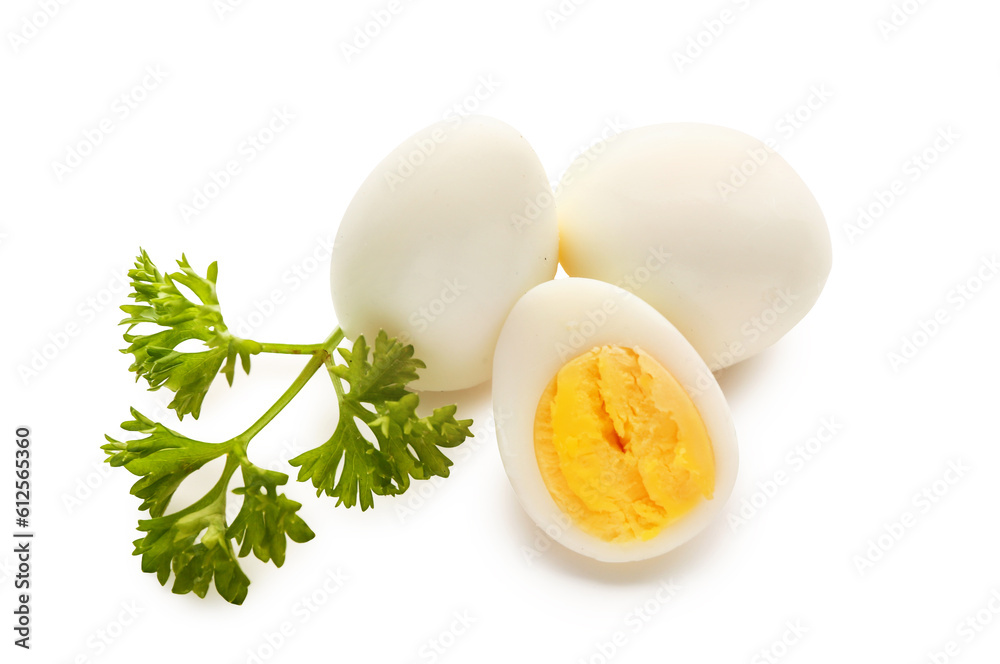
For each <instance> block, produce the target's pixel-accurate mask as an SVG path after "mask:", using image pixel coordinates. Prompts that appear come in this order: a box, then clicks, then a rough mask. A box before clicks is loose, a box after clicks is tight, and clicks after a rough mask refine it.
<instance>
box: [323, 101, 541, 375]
mask: <svg viewBox="0 0 1000 664" xmlns="http://www.w3.org/2000/svg"><path fill="white" fill-rule="evenodd" d="M553 198H554V194H553V191H552V187H551V185H550V184H549V179H548V177H547V175H546V173H545V169H544V168H543V167H542V164H541V162H540V161H539V159H538V156H537V155H536V154H535V152H534V150H532V148H531V146H530V145H529V144H528V142H527V141H526V140H525V139H524V137H522V136H521V134H520V133H519V132H518V131H517V130H515V129H514V128H512V127H510V126H509V125H506V124H504V123H503V122H500V121H499V120H495V119H493V118H489V117H483V116H474V117H466V118H457V117H456V118H455V119H454V120H451V121H446V122H441V123H438V124H435V125H432V126H430V127H427V128H426V129H424V130H422V131H420V132H418V133H417V134H415V135H413V136H411V137H410V138H408V139H407V140H405V141H403V143H402V144H400V145H399V146H398V147H397V148H396V149H394V150H393V151H392V152H391V153H389V155H388V156H387V157H386V158H385V159H384V160H383V161H382V162H381V163H380V164H379V165H378V166H376V167H375V169H374V170H373V171H372V173H371V174H370V175H369V176H368V178H367V179H366V180H365V181H364V183H363V184H362V185H361V188H360V189H359V190H358V192H357V194H355V196H354V199H353V200H352V201H351V203H350V205H349V206H348V208H347V211H346V212H345V214H344V218H343V220H342V221H341V223H340V227H339V229H338V231H337V236H336V239H335V241H334V246H333V254H332V258H331V286H332V291H333V303H334V308H335V309H336V313H337V319H338V321H339V324H340V326H341V328H342V329H343V330H344V332H345V334H346V335H347V337H348V338H355V337H356V336H357V335H361V334H364V335H365V336H366V338H368V339H369V342H371V341H372V340H373V339H374V338H375V335H376V334H377V333H378V331H379V330H380V329H384V330H385V331H386V332H387V333H388V334H389V335H390V336H393V337H397V338H399V339H401V340H402V341H404V342H405V343H412V344H413V346H414V352H415V356H416V357H418V358H420V359H421V360H422V361H423V362H424V363H425V364H426V365H427V366H426V369H424V370H422V371H421V372H420V378H419V380H417V381H416V382H414V383H413V385H414V387H416V388H418V389H423V390H458V389H464V388H468V387H472V386H473V385H477V384H479V383H482V382H483V381H485V380H487V379H489V377H490V372H491V369H492V358H493V349H494V347H495V345H496V340H497V337H498V336H499V334H500V328H501V326H502V325H503V321H504V319H505V318H506V316H507V314H508V312H509V311H510V309H511V307H513V306H514V303H515V302H516V301H517V299H518V298H519V297H521V295H523V294H524V293H525V292H527V291H528V290H529V289H530V288H532V287H533V286H535V285H537V284H539V283H542V282H544V281H547V280H549V279H552V278H553V277H554V276H555V273H556V265H557V262H558V242H559V239H558V227H557V224H556V215H555V209H554V206H553Z"/></svg>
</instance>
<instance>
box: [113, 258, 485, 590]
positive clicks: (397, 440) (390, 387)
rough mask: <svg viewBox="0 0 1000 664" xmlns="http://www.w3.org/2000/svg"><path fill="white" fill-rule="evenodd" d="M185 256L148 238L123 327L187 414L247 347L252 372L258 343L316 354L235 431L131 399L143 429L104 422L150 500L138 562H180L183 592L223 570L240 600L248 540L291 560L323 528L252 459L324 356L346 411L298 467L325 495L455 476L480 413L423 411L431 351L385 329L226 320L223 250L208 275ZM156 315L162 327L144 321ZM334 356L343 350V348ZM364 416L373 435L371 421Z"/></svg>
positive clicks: (258, 552) (216, 578) (164, 569)
mask: <svg viewBox="0 0 1000 664" xmlns="http://www.w3.org/2000/svg"><path fill="white" fill-rule="evenodd" d="M177 264H178V266H179V268H180V271H178V272H173V273H169V274H164V273H161V272H160V271H159V270H158V269H157V268H156V266H155V265H154V264H153V262H152V260H150V258H149V256H148V255H147V254H146V252H145V251H142V250H140V253H139V256H138V257H137V258H136V262H135V268H134V269H133V270H130V271H129V277H130V278H131V281H132V293H131V295H130V297H131V298H132V300H134V302H135V303H134V304H127V305H124V306H122V310H123V311H125V313H127V314H128V317H127V318H125V319H124V320H123V321H122V324H123V325H127V326H128V329H127V331H126V332H125V335H124V338H125V341H126V343H127V344H128V346H127V347H126V348H125V349H124V350H123V352H125V353H130V354H131V355H132V356H133V358H134V361H133V363H132V366H131V367H130V370H131V371H133V372H135V373H136V376H137V380H138V379H139V378H143V379H145V380H146V382H147V383H148V384H149V389H150V390H158V389H160V388H161V387H166V388H167V389H169V390H171V391H172V392H174V398H173V400H172V401H171V403H170V408H172V409H174V411H175V412H176V414H177V417H178V419H183V417H184V415H187V414H190V415H191V416H192V417H194V418H196V419H197V418H198V417H199V415H200V414H201V406H202V402H203V401H204V398H205V395H206V394H207V393H208V390H209V388H210V387H211V385H212V382H213V381H214V379H215V377H216V376H217V375H219V374H220V373H221V374H223V375H225V376H226V379H227V381H228V383H229V385H232V384H233V376H234V374H235V369H236V360H237V358H239V361H240V364H241V365H242V367H243V370H244V372H245V373H247V374H249V373H250V356H251V355H256V354H259V353H264V352H266V353H283V354H299V355H308V356H309V361H308V363H307V364H306V366H305V368H304V369H303V370H302V372H301V373H300V374H299V376H298V377H297V378H296V379H295V381H294V382H293V383H292V384H291V386H289V388H288V389H287V390H285V392H284V394H282V395H281V397H280V398H279V399H278V400H277V401H276V402H275V403H274V405H273V406H271V407H270V408H269V409H268V410H267V411H266V412H265V413H264V414H263V415H262V416H261V417H260V418H258V419H257V421H255V422H254V423H253V424H252V425H250V427H249V428H247V429H246V430H245V431H244V432H243V433H241V434H239V435H237V436H235V437H233V438H230V439H229V440H226V441H223V442H218V443H210V442H202V441H197V440H194V439H191V438H188V437H186V436H184V435H182V434H180V433H178V432H176V431H173V430H171V429H169V428H167V427H166V426H164V425H163V424H161V423H159V422H154V421H152V420H151V419H149V418H148V417H146V416H144V415H143V414H141V413H140V412H138V411H137V410H135V409H134V408H133V409H132V410H131V414H132V419H131V420H128V421H126V422H123V423H122V425H121V428H122V429H123V430H124V431H126V432H132V433H135V434H141V436H142V437H138V438H134V439H132V440H129V441H119V440H116V439H114V438H112V437H110V436H107V437H106V438H107V444H105V445H104V446H103V449H104V450H105V452H106V453H107V454H108V457H107V459H106V461H107V462H108V463H109V464H111V465H112V466H115V467H124V468H125V469H126V470H128V471H129V472H131V473H132V474H133V475H136V476H138V477H139V479H138V480H137V481H136V482H135V484H133V486H132V491H131V493H132V494H133V495H135V496H136V497H138V498H140V499H141V500H142V503H141V504H140V506H139V509H140V510H143V511H146V512H148V514H149V517H150V518H148V519H140V520H139V525H138V530H139V532H141V533H143V536H142V537H140V538H139V539H137V540H135V542H134V545H135V550H134V552H133V554H134V555H137V556H142V570H143V571H144V572H148V573H155V574H156V577H157V579H158V580H159V582H160V584H161V585H166V584H167V581H168V580H169V579H170V575H171V573H173V578H174V581H173V585H172V587H171V589H172V590H173V592H175V593H178V594H183V593H188V592H192V591H193V592H194V593H195V594H197V595H198V596H199V597H204V596H205V595H206V594H207V592H208V589H209V587H210V586H211V585H212V584H213V582H214V585H215V588H216V590H217V591H218V593H219V594H220V595H221V596H222V597H223V598H224V599H226V601H228V602H231V603H233V604H242V603H243V601H244V600H245V599H246V596H247V591H248V588H249V585H250V579H249V578H247V576H246V574H244V573H243V570H242V568H241V567H240V564H239V558H244V557H246V556H249V555H250V554H251V553H252V554H253V555H254V556H256V557H257V558H258V559H260V560H261V561H263V562H273V563H274V564H275V566H277V567H281V566H282V565H283V564H284V562H285V552H286V548H287V540H289V539H290V540H292V541H293V542H300V543H301V542H307V541H309V540H311V539H312V538H313V537H314V536H315V534H314V533H313V531H312V530H311V529H310V528H309V526H308V525H306V523H305V521H303V520H302V518H301V517H299V516H298V514H297V512H298V510H299V509H300V508H301V507H302V505H301V504H300V503H297V502H295V501H293V500H291V499H289V498H288V497H287V496H286V495H285V494H283V493H280V492H279V487H281V486H283V485H285V484H286V483H287V482H288V475H286V474H284V473H280V472H277V471H273V470H267V469H264V468H261V467H259V466H257V465H255V464H253V463H252V462H251V461H250V459H249V457H248V456H247V449H248V447H249V445H250V443H251V441H252V440H253V439H254V438H255V437H256V436H257V435H258V434H259V433H260V432H261V431H262V430H263V429H264V428H265V427H266V426H267V425H268V424H269V423H270V422H271V421H272V420H273V419H274V418H275V417H276V416H277V415H278V413H280V412H281V411H282V409H284V407H285V406H287V405H288V403H289V402H290V401H291V400H292V399H293V398H294V397H295V396H296V395H297V394H298V393H299V391H300V390H301V389H302V388H303V387H304V386H305V384H306V383H307V382H308V381H309V380H310V379H311V378H312V377H313V376H314V375H315V374H316V373H317V372H318V371H319V370H320V369H321V368H323V367H325V368H326V370H327V373H328V375H329V376H330V378H331V379H332V381H333V386H334V391H335V393H336V396H337V402H338V405H339V421H338V424H337V427H336V429H335V430H334V432H333V434H332V436H331V437H330V439H329V440H327V441H326V442H325V443H323V444H322V445H320V446H318V447H316V448H315V449H313V450H310V451H308V452H305V453H304V454H301V455H299V456H298V457H296V458H295V459H292V461H291V462H290V463H291V464H292V465H293V466H297V467H299V475H298V480H299V481H305V480H311V481H312V483H313V486H314V487H315V488H316V489H317V495H320V494H323V493H325V494H327V495H329V496H332V497H335V498H337V503H336V504H337V505H344V506H346V507H353V506H354V505H357V504H359V503H360V505H361V509H362V510H366V509H368V508H370V507H372V506H374V496H375V495H380V496H386V495H388V496H391V495H397V494H400V493H403V492H404V491H406V489H407V488H408V487H409V486H410V481H411V479H416V480H423V479H429V478H431V477H434V476H438V477H447V476H448V474H449V468H450V466H451V465H452V463H451V461H450V460H449V459H448V458H447V457H446V456H445V454H444V453H443V452H442V451H441V449H442V448H452V447H455V446H457V445H459V444H461V443H462V442H463V441H464V440H465V439H466V438H468V437H469V436H471V435H472V434H471V432H470V430H469V427H470V426H471V424H472V420H458V419H456V418H455V412H456V410H457V408H456V406H447V407H443V408H438V409H436V410H434V412H433V413H432V414H431V415H428V416H425V417H420V416H418V415H417V413H416V409H417V406H418V404H419V397H418V396H417V395H416V394H414V393H413V392H410V391H409V390H408V389H407V387H406V385H407V384H408V383H410V382H412V381H413V380H415V379H416V378H417V370H418V369H422V368H424V363H423V362H421V361H420V360H418V359H416V358H414V357H413V347H412V346H409V345H405V344H402V343H400V342H398V341H397V340H395V339H390V338H389V337H388V335H387V334H386V333H385V332H384V331H382V332H380V333H379V334H378V336H377V337H376V339H375V348H374V350H372V349H370V348H369V347H368V345H367V343H366V341H365V339H364V337H358V338H357V340H355V342H354V344H353V346H352V347H351V348H340V347H339V346H340V344H341V343H342V342H343V340H344V334H343V332H342V331H341V330H340V329H339V328H338V329H336V330H334V332H333V333H332V334H331V335H330V336H329V337H328V338H327V339H326V340H325V341H324V342H323V343H320V344H310V345H294V344H265V343H258V342H256V341H252V340H249V339H241V338H238V337H236V336H234V335H233V334H232V333H230V331H229V329H228V328H227V327H226V324H225V321H224V320H223V317H222V312H221V309H220V307H219V300H218V296H217V293H216V281H217V279H218V266H217V264H216V263H212V264H211V265H210V266H209V268H208V270H207V273H206V276H204V277H202V276H200V275H198V274H197V273H196V272H195V271H194V270H193V269H192V267H191V265H190V264H189V263H188V261H187V258H186V257H182V258H181V260H179V261H178V262H177ZM178 285H180V286H183V287H185V288H186V289H187V290H189V291H190V292H191V293H192V294H193V295H194V296H195V297H196V298H197V300H198V301H197V302H196V301H194V300H192V299H190V298H189V297H188V296H187V295H186V294H185V293H184V292H183V291H182V290H181V289H180V288H178ZM146 324H151V325H152V326H153V327H154V328H155V329H153V330H151V331H149V332H148V333H147V334H141V333H138V332H137V331H138V330H139V328H140V326H143V325H146ZM146 326H147V327H148V325H146ZM192 339H194V340H197V341H200V342H202V345H203V346H204V347H205V350H198V351H188V350H180V349H179V348H178V347H179V346H180V345H181V344H182V343H184V342H187V341H190V340H192ZM337 356H340V358H341V359H343V361H344V364H340V363H338V362H337V361H336V358H337ZM345 387H346V389H345ZM359 421H360V422H361V423H362V424H363V426H364V427H366V428H368V429H369V430H370V433H371V437H373V438H374V439H375V441H376V442H375V443H372V442H370V441H369V440H368V438H366V437H365V435H364V434H363V433H362V430H361V428H360V426H359V424H358V422H359ZM220 458H224V459H225V463H224V467H223V470H222V473H221V475H220V477H219V479H218V481H217V482H216V483H215V485H214V486H213V487H212V488H211V489H209V490H208V492H207V493H206V494H205V495H204V496H203V497H201V498H200V499H198V500H197V501H195V502H194V503H193V504H191V505H189V506H187V507H185V508H183V509H180V510H178V511H176V512H173V513H171V514H166V511H167V508H168V507H169V505H170V502H171V499H172V498H173V496H174V493H175V492H176V491H177V489H178V487H179V486H180V485H181V483H182V482H183V481H184V480H185V479H187V478H188V477H189V476H190V475H191V474H192V473H194V472H195V471H196V470H198V469H199V468H201V467H202V466H204V465H205V464H207V463H209V462H210V461H213V460H215V459H220ZM237 471H239V472H240V479H241V480H242V486H239V487H237V488H235V489H234V490H233V491H232V493H233V494H237V495H240V496H242V498H243V503H242V505H241V506H240V509H239V511H238V512H237V514H236V516H235V517H234V518H233V519H232V521H231V522H229V521H228V520H227V518H228V517H227V511H226V506H227V501H228V500H229V494H230V491H229V486H230V483H231V482H232V481H233V478H234V477H235V476H236V472H237Z"/></svg>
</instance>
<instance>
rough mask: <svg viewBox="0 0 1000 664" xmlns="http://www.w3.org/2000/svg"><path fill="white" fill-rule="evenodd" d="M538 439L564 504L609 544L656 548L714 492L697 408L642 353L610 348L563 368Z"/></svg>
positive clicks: (541, 409)
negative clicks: (658, 539) (659, 538)
mask: <svg viewBox="0 0 1000 664" xmlns="http://www.w3.org/2000/svg"><path fill="white" fill-rule="evenodd" d="M534 438H535V456H536V458H537V460H538V467H539V469H540V470H541V473H542V478H543V479H544V480H545V485H546V487H548V490H549V493H550V494H551V495H552V498H553V499H554V500H555V502H556V504H557V505H558V506H559V508H560V509H561V510H562V511H563V512H564V513H566V514H567V515H569V516H570V518H572V520H573V522H574V523H575V524H576V525H577V526H578V527H580V528H581V529H582V530H584V531H585V532H587V533H590V534H591V535H594V536H596V537H599V538H600V539H602V540H605V541H608V542H628V541H633V540H648V539H650V538H652V537H654V536H655V535H657V534H658V533H659V532H660V531H661V530H662V529H663V528H665V527H666V526H669V525H670V524H671V523H673V522H675V521H677V520H678V519H680V518H681V517H683V516H684V515H685V514H687V513H688V512H690V511H691V510H692V509H693V508H694V507H695V506H696V505H697V504H698V503H699V502H700V501H701V500H702V499H703V498H705V499H711V498H712V493H713V491H714V489H715V455H714V452H713V450H712V443H711V440H710V439H709V437H708V433H707V432H706V430H705V423H704V422H703V421H702V419H701V415H700V414H699V413H698V409H697V408H696V407H695V405H694V403H692V401H691V397H690V396H688V394H687V392H685V391H684V389H683V388H682V387H681V386H680V384H679V383H678V382H677V380H676V379H675V378H674V377H673V376H672V375H671V374H670V372H668V371H667V370H666V369H665V368H663V366H662V365H661V364H660V363H659V362H657V361H656V360H654V359H653V358H652V357H650V356H649V355H648V354H647V353H645V352H644V351H643V350H641V349H639V348H623V347H620V346H602V347H600V348H594V349H593V350H591V351H589V352H587V353H585V354H583V355H581V356H580V357H577V358H576V359H574V360H572V361H570V362H569V363H568V364H566V365H565V366H563V367H562V369H560V370H559V372H558V373H557V374H556V377H555V378H554V379H553V380H552V382H551V383H549V385H548V387H547V388H546V389H545V392H544V393H543V394H542V398H541V401H540V402H539V404H538V410H537V411H536V413H535V426H534Z"/></svg>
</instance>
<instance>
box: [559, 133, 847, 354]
mask: <svg viewBox="0 0 1000 664" xmlns="http://www.w3.org/2000/svg"><path fill="white" fill-rule="evenodd" d="M558 191H559V193H558V196H557V206H556V207H557V210H558V216H559V231H560V248H559V259H560V262H561V263H562V265H563V267H564V269H565V270H566V272H567V274H569V275H570V276H578V277H589V278H593V279H600V280H602V281H608V282H611V283H614V284H618V285H620V286H622V287H623V288H626V289H628V290H630V291H632V292H634V293H636V294H638V295H639V296H640V297H642V299H644V300H646V301H647V302H649V303H650V304H651V305H653V306H654V307H655V308H656V309H657V310H658V311H659V312H660V313H662V314H663V315H664V316H666V317H667V318H668V319H669V320H670V321H671V322H672V323H673V324H674V325H675V326H676V327H677V329H679V330H680V331H681V332H682V333H683V334H684V336H685V337H687V339H688V340H689V341H690V342H691V344H692V345H694V347H695V348H696V349H697V350H698V352H699V353H700V354H701V356H702V357H703V358H704V359H705V361H706V362H707V363H708V364H709V366H711V367H712V369H713V370H718V369H721V368H724V367H726V366H729V365H732V364H735V363H736V362H739V361H742V360H745V359H747V358H749V357H752V356H753V355H755V354H757V353H759V352H760V351H762V350H764V349H765V348H767V347H768V346H770V345H771V344H773V343H774V342H775V341H777V340H778V339H780V338H781V337H782V336H783V335H784V334H785V333H787V332H788V331H789V330H791V329H792V327H794V326H795V325H796V324H797V323H798V322H799V321H800V320H801V319H802V317H803V316H805V314H806V313H808V311H809V310H810V309H811V308H812V306H813V304H814V303H815V302H816V300H817V298H819V295H820V292H821V291H822V289H823V286H824V284H825V283H826V280H827V276H828V275H829V272H830V267H831V262H832V253H831V246H830V233H829V229H828V227H827V224H826V221H825V219H824V217H823V212H822V210H821V209H820V207H819V204H818V203H817V202H816V199H815V198H814V197H813V195H812V194H811V193H810V191H809V189H808V187H806V185H805V183H804V182H803V181H802V179H801V178H800V177H799V176H798V175H797V174H796V173H795V171H794V170H792V168H791V166H789V165H788V163H787V162H786V161H785V160H784V159H783V158H782V157H781V156H779V155H778V154H777V153H776V152H774V151H773V150H772V149H771V148H770V147H769V146H767V145H765V144H764V143H762V142H761V141H759V140H757V139H755V138H753V137H751V136H748V135H746V134H743V133H741V132H738V131H735V130H733V129H727V128H725V127H718V126H713V125H706V124H662V125H655V126H649V127H642V128H638V129H633V130H628V131H625V132H623V133H621V134H619V135H618V136H616V137H613V138H611V139H609V140H607V141H605V142H604V143H601V144H599V145H595V146H594V147H593V148H591V150H590V151H589V152H588V153H585V154H584V155H583V156H582V157H580V158H579V159H577V160H576V162H574V165H573V166H571V168H570V169H569V170H568V171H567V173H566V174H565V175H564V176H563V179H562V182H561V183H560V186H559V188H558Z"/></svg>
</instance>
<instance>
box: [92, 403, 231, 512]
mask: <svg viewBox="0 0 1000 664" xmlns="http://www.w3.org/2000/svg"><path fill="white" fill-rule="evenodd" d="M131 411H132V418H133V419H131V420H129V421H127V422H123V423H122V425H121V426H122V429H124V430H125V431H136V432H139V433H144V434H147V436H146V437H145V438H140V439H137V440H132V441H129V442H124V443H123V442H119V441H117V440H115V439H114V438H112V437H111V436H105V438H107V440H108V444H107V445H104V446H103V447H102V449H103V450H104V451H105V452H107V453H108V455H109V456H108V459H107V462H108V463H109V464H111V465H112V466H116V467H118V466H123V467H125V469H127V470H128V471H129V472H130V473H132V474H133V475H138V476H139V481H138V482H136V483H135V484H133V485H132V491H131V493H132V495H134V496H137V497H139V498H142V504H141V505H140V506H139V509H140V510H149V514H150V515H151V516H154V517H156V516H161V515H162V514H163V512H164V511H165V510H166V509H167V505H169V504H170V499H171V498H172V497H173V495H174V492H175V491H177V487H179V486H180V485H181V482H183V481H184V480H185V478H187V477H188V476H189V475H190V474H191V473H193V472H194V471H196V470H198V469H199V468H201V467H202V466H204V465H205V464H206V463H208V462H209V461H211V460H212V459H217V458H219V457H220V456H222V455H223V454H226V453H227V451H228V447H227V446H226V445H224V444H214V443H202V442H199V441H197V440H191V439H190V438H186V437H185V436H182V435H180V434H179V433H177V432H176V431H171V430H170V429H168V428H167V427H165V426H163V425H162V424H159V423H157V422H153V421H152V420H150V419H149V418H148V417H146V416H144V415H142V414H141V413H140V412H139V411H137V410H136V409H135V408H132V409H131Z"/></svg>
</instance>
